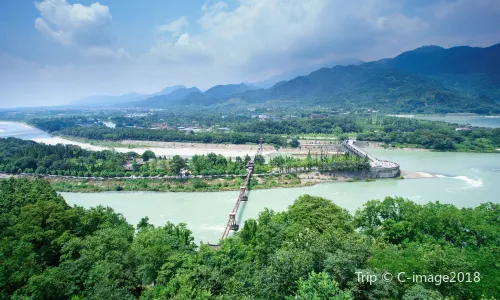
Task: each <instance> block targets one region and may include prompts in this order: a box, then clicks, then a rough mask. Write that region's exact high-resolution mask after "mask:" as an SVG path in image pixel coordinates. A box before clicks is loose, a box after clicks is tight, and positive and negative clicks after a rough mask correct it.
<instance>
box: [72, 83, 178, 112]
mask: <svg viewBox="0 0 500 300" xmlns="http://www.w3.org/2000/svg"><path fill="white" fill-rule="evenodd" d="M181 88H186V87H185V86H183V85H176V86H171V87H167V88H165V89H163V90H161V91H160V92H157V93H154V94H139V93H128V94H124V95H119V96H105V95H100V96H90V97H85V98H82V99H79V100H76V101H73V102H72V103H71V104H70V106H77V107H105V106H108V107H109V106H116V105H121V104H125V103H130V102H135V101H141V100H145V99H148V98H151V97H154V96H158V95H168V94H170V93H172V92H174V91H176V90H178V89H181Z"/></svg>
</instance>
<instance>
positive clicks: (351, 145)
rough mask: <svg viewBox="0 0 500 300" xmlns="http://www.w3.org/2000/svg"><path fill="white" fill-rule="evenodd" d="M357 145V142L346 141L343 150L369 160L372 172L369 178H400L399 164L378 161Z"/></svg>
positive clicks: (343, 143)
mask: <svg viewBox="0 0 500 300" xmlns="http://www.w3.org/2000/svg"><path fill="white" fill-rule="evenodd" d="M355 143H356V141H355V140H344V141H343V142H342V148H343V149H344V151H345V152H349V153H351V154H353V155H357V156H359V157H361V158H364V157H367V158H368V160H369V161H370V167H371V168H370V172H369V173H368V174H367V175H369V178H394V177H397V176H399V174H400V172H401V171H400V169H399V164H397V163H395V162H392V161H387V160H382V159H378V158H376V157H375V156H373V155H371V154H368V153H366V152H365V151H363V150H361V149H359V148H358V147H357V146H356V145H355Z"/></svg>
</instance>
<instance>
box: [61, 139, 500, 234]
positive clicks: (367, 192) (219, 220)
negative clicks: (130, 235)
mask: <svg viewBox="0 0 500 300" xmlns="http://www.w3.org/2000/svg"><path fill="white" fill-rule="evenodd" d="M367 150H368V151H369V152H370V153H372V154H374V155H375V156H377V157H379V158H384V159H390V160H392V161H396V162H398V163H400V164H401V166H402V168H404V169H408V170H414V171H422V172H428V173H432V174H435V175H436V176H437V177H436V178H423V179H404V180H397V179H387V180H377V181H375V182H332V183H322V184H318V185H315V186H311V187H301V188H279V189H270V190H256V191H251V193H250V195H249V201H248V202H247V203H243V206H242V207H241V209H240V212H241V214H240V216H237V219H238V220H239V221H240V222H242V221H244V220H246V219H248V218H255V217H257V216H258V213H259V212H260V211H262V210H263V209H264V208H266V207H267V208H270V209H273V210H275V211H282V210H285V209H286V208H287V207H288V206H289V205H290V204H292V203H293V201H294V200H295V199H296V198H297V197H299V196H300V195H303V194H310V195H314V196H322V197H325V198H327V199H330V200H332V201H333V202H334V203H336V204H337V205H339V206H341V207H343V208H345V209H347V210H349V211H350V212H351V213H354V212H355V211H356V209H358V208H360V207H361V206H362V205H363V204H364V203H365V202H366V201H368V200H371V199H383V198H384V197H386V196H402V197H404V198H408V199H411V200H413V201H415V202H417V203H421V204H425V203H427V202H429V201H440V202H441V203H450V204H454V205H456V206H459V207H473V206H477V205H479V204H480V203H484V202H488V201H491V202H495V203H500V196H499V195H500V184H499V183H500V154H478V153H436V152H415V151H404V150H384V149H378V148H377V149H367ZM62 195H63V196H64V198H65V199H66V201H67V202H68V203H69V204H72V205H73V204H76V205H81V206H84V207H92V206H96V205H105V206H110V207H112V208H114V209H115V210H116V211H118V212H120V213H122V214H123V215H124V216H125V217H126V218H127V220H128V221H129V222H131V223H132V224H137V223H138V222H139V220H140V219H141V218H142V217H144V216H148V217H149V219H150V221H151V223H153V224H155V225H162V224H165V222H167V221H171V222H175V223H177V222H184V223H186V224H187V225H188V227H189V228H190V229H191V230H192V231H193V233H194V236H195V237H196V240H197V241H204V242H212V243H215V242H217V241H218V239H219V238H220V236H221V235H222V232H223V230H224V226H225V224H226V222H227V217H228V213H229V212H230V211H231V210H232V208H233V206H234V203H235V201H236V198H237V195H238V192H236V191H235V192H214V193H154V192H132V193H120V192H111V193H100V194H99V193H93V194H78V193H62Z"/></svg>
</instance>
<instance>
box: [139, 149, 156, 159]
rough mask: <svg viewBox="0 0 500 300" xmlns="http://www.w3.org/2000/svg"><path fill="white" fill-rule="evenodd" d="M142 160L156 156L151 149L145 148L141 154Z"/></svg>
mask: <svg viewBox="0 0 500 300" xmlns="http://www.w3.org/2000/svg"><path fill="white" fill-rule="evenodd" d="M141 157H142V160H143V161H148V160H150V159H151V158H156V155H155V153H154V152H153V151H151V150H146V151H144V153H143V154H142V155H141Z"/></svg>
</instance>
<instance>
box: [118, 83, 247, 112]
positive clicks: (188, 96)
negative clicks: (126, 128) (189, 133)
mask: <svg viewBox="0 0 500 300" xmlns="http://www.w3.org/2000/svg"><path fill="white" fill-rule="evenodd" d="M252 89H255V87H252V86H249V85H246V84H244V83H241V84H226V85H217V86H214V87H212V88H210V89H208V90H206V91H205V92H201V91H200V90H199V89H197V88H194V87H193V88H189V89H188V88H185V87H183V88H180V89H177V90H176V91H174V92H172V93H170V94H169V95H165V96H156V97H151V98H149V99H146V100H143V101H138V102H133V103H129V104H128V105H130V106H134V107H146V108H166V107H167V106H168V105H171V104H172V103H177V104H178V105H187V104H194V103H202V104H204V105H207V104H212V103H215V102H218V101H223V100H225V99H227V97H229V96H231V95H234V94H239V93H243V92H246V91H249V90H252Z"/></svg>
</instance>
